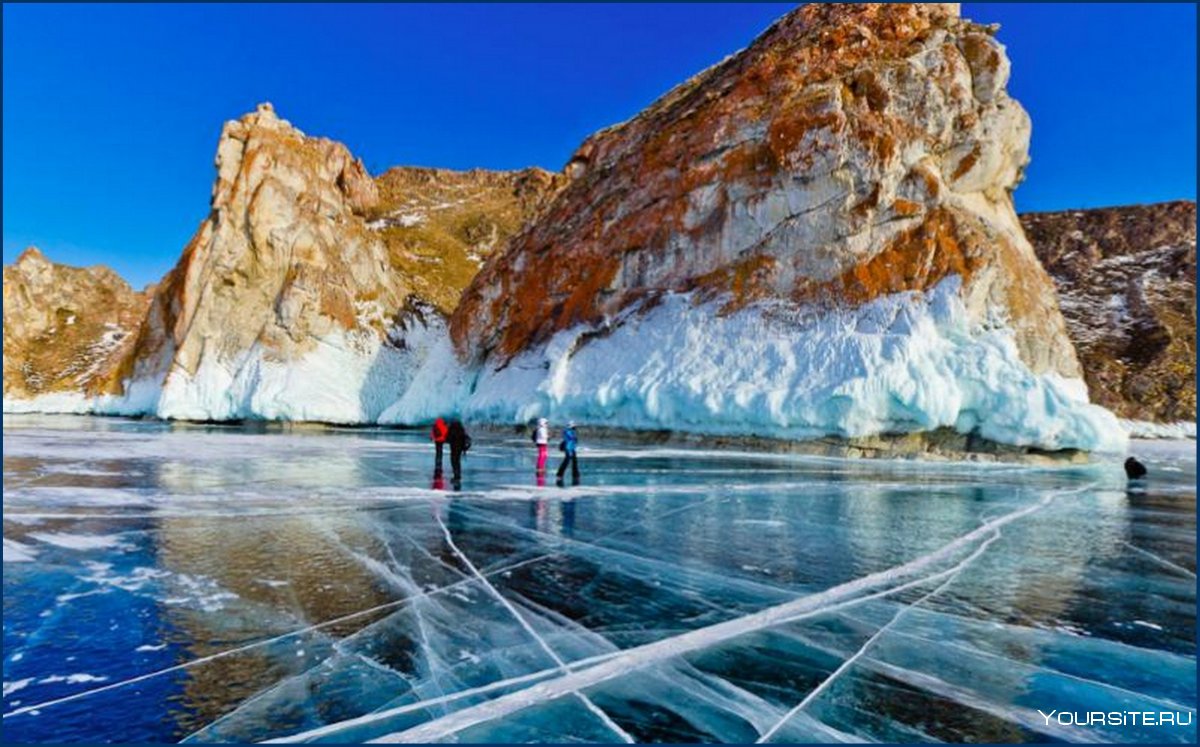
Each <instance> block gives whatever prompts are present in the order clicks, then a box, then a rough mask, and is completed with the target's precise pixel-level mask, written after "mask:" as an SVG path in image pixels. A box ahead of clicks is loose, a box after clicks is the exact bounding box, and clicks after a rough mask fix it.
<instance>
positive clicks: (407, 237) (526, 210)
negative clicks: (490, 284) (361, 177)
mask: <svg viewBox="0 0 1200 747" xmlns="http://www.w3.org/2000/svg"><path fill="white" fill-rule="evenodd" d="M375 181H376V184H377V185H378V187H379V195H380V200H379V202H378V204H377V205H376V206H375V207H374V208H373V209H371V210H369V211H368V213H367V216H366V217H367V227H368V228H370V229H371V230H373V231H376V232H378V233H379V235H380V237H381V238H382V239H383V241H384V244H385V245H386V246H387V249H388V257H389V261H390V262H391V264H392V267H393V268H394V269H395V271H396V272H398V273H399V274H400V275H402V276H404V277H406V278H409V279H410V281H411V283H412V285H413V290H414V292H416V293H417V294H418V295H420V296H421V297H422V298H424V299H425V300H427V301H428V302H430V303H432V304H433V305H434V306H435V307H437V309H438V310H439V311H440V312H442V313H443V314H446V315H449V314H450V313H451V312H453V311H454V308H455V307H456V306H457V305H458V298H459V295H460V294H461V293H462V290H463V289H464V288H466V287H467V285H469V284H470V282H471V280H472V279H473V278H474V277H475V274H476V273H478V272H479V268H480V266H481V265H482V264H483V261H484V260H486V259H487V258H488V257H490V256H492V254H494V253H495V252H496V251H498V250H499V249H500V248H502V247H503V246H504V245H505V244H507V243H508V240H509V239H510V238H511V237H512V236H513V234H515V233H516V232H517V231H519V230H520V229H521V228H522V227H523V226H524V225H525V224H526V223H528V222H529V221H530V220H531V219H532V218H533V217H534V216H536V215H537V214H538V213H539V212H540V211H541V210H542V208H544V207H545V205H546V203H547V202H548V201H549V199H550V197H552V196H553V195H554V194H555V192H557V190H558V189H559V188H561V187H562V186H563V185H564V184H565V183H566V178H565V177H564V176H563V175H562V174H553V173H551V172H549V171H546V170H544V169H539V168H529V169H524V170H521V171H485V170H483V169H473V170H471V171H451V170H450V169H430V168H415V167H402V166H397V167H395V168H391V169H388V170H387V171H385V172H384V173H383V174H381V175H380V176H379V177H378V178H377V179H376V180H375Z"/></svg>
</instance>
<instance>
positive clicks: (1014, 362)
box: [4, 277, 1194, 452]
mask: <svg viewBox="0 0 1200 747" xmlns="http://www.w3.org/2000/svg"><path fill="white" fill-rule="evenodd" d="M959 285H960V281H959V279H958V278H957V277H951V278H947V279H946V280H943V281H942V282H941V283H940V284H939V285H938V286H937V287H936V288H934V289H932V290H931V291H930V292H928V293H925V294H921V293H899V294H894V295H890V296H885V297H882V298H880V299H877V300H876V301H873V302H871V303H869V304H865V305H863V306H861V307H859V308H856V309H853V310H841V311H830V310H816V309H796V308H794V307H790V306H782V305H777V304H775V305H773V304H756V305H751V306H749V307H746V308H744V309H742V310H740V311H737V312H735V313H729V314H725V313H722V312H721V307H722V302H721V301H712V302H708V303H698V302H697V300H696V299H694V298H693V297H692V296H690V295H678V294H677V295H668V296H667V297H665V299H664V300H663V301H662V302H661V303H660V304H658V305H657V306H655V307H654V308H653V309H651V310H649V311H646V312H645V313H642V312H641V310H639V309H632V310H629V311H627V312H626V313H625V314H624V315H623V317H622V318H620V319H614V320H610V321H609V322H608V323H607V324H606V326H605V327H604V328H602V329H592V328H587V327H576V328H573V329H570V330H566V331H563V332H560V333H559V334H557V335H556V336H554V337H553V338H552V339H551V340H550V341H549V342H548V343H546V344H545V345H544V346H541V347H538V348H535V349H533V350H530V351H527V352H525V353H524V354H522V355H520V356H519V357H517V358H516V359H515V360H514V361H512V362H511V363H510V364H508V365H505V366H502V367H499V368H497V369H494V368H492V367H490V366H489V367H486V368H484V369H483V370H473V369H466V368H464V367H463V365H462V364H461V363H460V362H459V360H458V358H457V357H456V356H455V353H454V350H453V347H452V345H451V343H450V340H449V337H448V335H447V332H446V328H445V325H444V324H443V323H442V322H441V321H440V320H439V319H436V318H434V316H433V315H431V316H430V321H429V323H428V324H425V323H422V322H420V321H416V320H409V321H408V322H406V325H407V326H406V327H404V328H398V329H396V330H394V335H393V336H394V337H395V338H396V340H401V339H402V341H403V344H400V343H399V342H397V343H396V344H382V343H381V342H380V341H379V339H378V338H376V337H375V336H374V335H373V334H354V333H347V334H341V333H334V334H331V335H329V336H327V337H325V338H321V339H319V340H317V345H316V348H315V349H314V350H313V351H311V352H308V353H306V354H305V355H303V356H300V357H298V358H296V359H294V360H289V361H279V360H276V359H275V358H274V357H273V356H271V355H268V354H267V353H266V352H264V351H263V350H261V349H259V348H258V347H257V346H256V347H254V348H252V349H250V350H248V351H244V352H242V353H240V354H239V355H238V356H236V357H235V358H232V359H229V360H224V359H218V358H216V357H214V356H209V357H206V358H204V359H203V360H202V361H201V363H200V365H199V366H198V368H197V370H196V371H195V372H194V373H188V372H186V371H183V370H182V369H178V368H175V369H172V370H171V371H170V373H169V374H168V375H167V376H166V377H165V380H161V379H156V380H149V379H147V380H139V381H135V382H132V383H131V384H130V386H129V392H128V394H127V395H126V396H124V397H111V396H102V397H96V398H88V397H84V396H83V395H80V394H72V393H64V394H47V395H42V396H40V397H38V398H36V399H33V400H8V399H6V400H5V401H4V409H5V412H38V411H43V412H66V413H84V412H98V413H107V414H118V415H136V414H154V415H158V416H160V417H164V418H179V419H192V420H227V419H242V418H256V419H277V420H307V421H319V422H327V423H374V422H381V423H385V424H396V423H399V424H417V423H425V422H429V421H432V420H433V418H435V417H438V416H441V415H445V414H447V413H448V412H452V411H456V410H457V411H460V412H461V413H463V414H465V415H466V416H467V417H469V418H470V419H472V420H475V421H487V422H493V423H518V422H520V423H523V422H527V421H528V420H530V419H531V418H534V417H537V416H547V417H550V418H551V419H553V420H555V421H557V422H562V421H565V420H567V419H575V420H578V421H580V422H583V423H593V424H598V425H607V426H618V427H627V428H636V429H655V430H657V429H671V430H680V431H688V432H698V433H713V434H749V435H758V436H779V437H787V438H811V437H817V436H823V435H837V436H845V437H854V436H864V435H872V434H878V433H897V432H911V431H922V430H931V429H935V428H939V427H949V428H955V429H958V430H959V431H961V432H972V431H976V432H978V433H980V434H981V435H983V436H984V437H986V438H989V439H992V440H995V441H999V442H1003V443H1008V444H1017V445H1032V446H1038V447H1042V448H1047V449H1061V448H1080V449H1087V450H1102V451H1112V452H1119V451H1122V450H1123V449H1124V448H1125V445H1126V441H1127V438H1128V437H1127V434H1126V430H1125V429H1123V428H1122V427H1121V425H1120V424H1119V423H1118V421H1117V420H1116V418H1115V417H1114V416H1113V415H1112V414H1111V413H1109V412H1108V411H1107V410H1104V409H1103V408H1100V407H1098V406H1093V405H1090V404H1088V401H1087V390H1086V387H1085V386H1084V383H1083V382H1082V381H1080V380H1067V379H1063V378H1061V377H1058V376H1055V375H1034V374H1033V373H1032V372H1030V370H1029V369H1028V368H1027V367H1026V366H1025V364H1024V363H1023V362H1022V361H1021V359H1020V356H1019V354H1018V352H1017V347H1016V344H1015V342H1014V339H1013V335H1012V333H1011V331H1010V330H1009V329H1008V328H1007V327H1006V326H1005V324H1004V322H1003V320H989V324H988V325H987V326H986V327H985V328H978V327H975V326H972V324H971V323H970V322H969V321H968V319H967V313H966V310H965V308H964V306H963V303H962V301H961V299H960V298H959ZM1130 427H1131V428H1134V431H1135V432H1136V433H1139V434H1140V433H1149V432H1150V431H1148V430H1147V429H1146V428H1144V427H1141V426H1137V425H1136V424H1134V425H1130ZM1163 433H1164V434H1165V433H1166V432H1165V431H1164V432H1163ZM1192 433H1193V434H1194V429H1193V431H1192Z"/></svg>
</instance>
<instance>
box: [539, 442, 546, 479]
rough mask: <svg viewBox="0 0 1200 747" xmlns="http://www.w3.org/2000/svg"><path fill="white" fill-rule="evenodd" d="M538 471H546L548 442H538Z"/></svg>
mask: <svg viewBox="0 0 1200 747" xmlns="http://www.w3.org/2000/svg"><path fill="white" fill-rule="evenodd" d="M537 464H538V466H537V471H538V472H545V471H546V444H538V462H537Z"/></svg>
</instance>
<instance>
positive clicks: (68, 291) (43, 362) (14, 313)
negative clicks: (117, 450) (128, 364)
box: [4, 247, 148, 409]
mask: <svg viewBox="0 0 1200 747" xmlns="http://www.w3.org/2000/svg"><path fill="white" fill-rule="evenodd" d="M147 300H148V296H147V294H146V293H144V292H137V291H135V290H133V289H132V288H130V287H129V284H128V283H126V282H125V281H124V280H122V279H121V278H120V277H119V276H118V275H117V274H116V273H115V272H113V271H112V270H110V269H109V268H107V267H103V266H95V267H86V268H83V267H69V266H67V265H61V264H56V263H54V262H51V261H50V260H48V259H46V257H45V256H43V255H42V253H41V252H40V251H38V249H37V248H35V247H29V248H28V249H26V250H25V251H24V252H22V253H21V256H20V257H18V258H17V261H16V262H15V263H13V264H12V265H9V266H8V267H5V268H4V399H5V401H6V402H7V401H8V400H9V399H29V398H33V397H46V396H51V397H53V396H55V395H56V394H58V393H62V392H96V391H98V390H99V389H100V388H102V385H103V382H104V381H105V380H106V379H107V377H108V376H110V375H111V373H112V371H113V370H114V369H115V368H116V367H117V366H118V365H119V363H120V361H121V359H122V357H123V356H124V355H125V354H126V353H127V352H128V350H129V347H130V345H131V344H132V342H133V339H134V333H135V332H136V331H137V328H138V325H139V324H140V323H141V320H142V317H143V316H145V312H146V303H147ZM68 409H70V408H68Z"/></svg>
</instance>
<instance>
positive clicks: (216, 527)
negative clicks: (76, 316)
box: [3, 416, 1196, 743]
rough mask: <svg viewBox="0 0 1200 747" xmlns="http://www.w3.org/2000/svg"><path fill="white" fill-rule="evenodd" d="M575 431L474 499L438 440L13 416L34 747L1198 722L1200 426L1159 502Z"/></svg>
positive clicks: (944, 471) (623, 737) (966, 732)
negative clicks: (547, 457) (600, 438)
mask: <svg viewBox="0 0 1200 747" xmlns="http://www.w3.org/2000/svg"><path fill="white" fill-rule="evenodd" d="M581 436H582V438H583V445H584V450H583V451H581V455H580V461H581V466H582V468H583V483H582V484H581V485H580V486H578V487H568V488H556V487H554V485H553V474H551V475H550V477H549V487H544V486H539V485H538V484H537V480H536V477H535V474H534V453H533V451H532V448H531V446H530V444H529V442H528V440H527V438H526V437H524V436H520V435H511V436H509V435H496V434H478V435H477V436H476V445H475V447H474V448H473V449H472V451H471V452H470V454H469V455H468V456H467V458H466V459H465V468H466V469H465V473H466V474H465V479H464V481H463V485H462V489H461V490H460V491H453V490H447V489H446V488H449V487H450V486H449V485H448V484H444V483H442V482H440V481H435V480H434V478H433V476H432V475H431V472H432V461H433V459H432V449H431V448H430V446H429V444H428V443H427V442H426V440H425V434H424V433H415V432H405V431H395V430H385V429H328V428H318V427H297V428H290V429H281V428H278V427H274V428H273V427H267V426H259V427H243V426H201V425H187V424H178V423H176V424H171V423H163V422H157V421H135V420H121V419H106V418H75V417H44V416H5V418H4V695H3V704H4V708H3V711H4V713H3V729H4V734H5V737H6V739H7V740H9V741H56V742H57V741H92V742H96V741H178V740H188V741H196V742H211V741H231V740H238V741H259V740H269V739H281V740H289V741H328V742H348V741H365V740H374V739H379V740H383V741H418V742H432V741H457V742H526V741H550V742H577V741H598V742H621V741H639V742H649V741H659V742H662V741H666V742H692V741H703V742H742V743H745V742H755V741H769V742H770V741H778V742H812V741H816V742H842V741H854V742H869V741H899V742H906V741H935V740H944V741H975V742H979V741H982V742H1028V741H1036V742H1044V741H1114V742H1194V741H1195V740H1196V727H1195V724H1194V717H1195V708H1196V658H1195V655H1196V643H1195V642H1196V576H1195V570H1196V547H1195V537H1196V524H1195V522H1196V504H1195V481H1196V469H1195V468H1196V459H1195V442H1193V441H1187V442H1134V444H1133V449H1132V450H1133V452H1134V453H1135V454H1137V455H1138V456H1139V457H1141V458H1143V461H1145V462H1146V463H1147V465H1148V466H1149V468H1150V479H1149V480H1148V481H1147V483H1146V484H1145V485H1143V486H1134V487H1130V486H1127V485H1126V481H1125V478H1124V475H1123V473H1122V471H1121V469H1120V465H1119V463H1118V462H1116V461H1114V462H1111V463H1101V464H1093V465H1086V466H1074V467H1059V468H1033V467H1024V466H1012V465H1007V466H996V465H992V466H986V465H985V466H980V465H971V464H928V463H925V464H922V463H909V462H877V461H845V460H835V459H819V458H813V457H799V456H789V455H776V454H751V453H736V452H716V451H702V450H694V449H665V448H659V447H652V446H645V445H638V444H634V443H623V442H619V441H615V440H609V441H605V442H603V443H589V442H588V440H587V438H588V437H587V433H586V430H585V431H583V432H582V433H581ZM557 456H558V455H557V454H552V459H551V468H552V469H553V468H554V467H555V466H557V458H556V457H557ZM1051 712H1054V713H1055V715H1054V716H1050V717H1049V718H1047V717H1046V716H1045V714H1050V713H1051ZM1094 712H1103V713H1104V714H1107V715H1106V716H1105V718H1104V719H1103V722H1100V723H1097V722H1094V721H1093V723H1091V724H1090V725H1087V724H1086V723H1085V724H1080V723H1073V722H1074V721H1078V720H1084V721H1086V720H1088V714H1089V713H1094ZM1130 712H1137V713H1138V714H1144V713H1146V712H1151V713H1153V714H1155V720H1156V721H1157V720H1160V719H1162V718H1163V716H1162V714H1167V713H1169V714H1173V718H1175V719H1176V720H1180V721H1184V720H1186V722H1187V724H1186V725H1174V724H1166V725H1159V724H1155V725H1147V724H1144V723H1141V721H1143V720H1144V718H1145V717H1144V716H1140V715H1139V716H1137V717H1131V716H1130V715H1129V713H1130ZM1068 714H1069V715H1070V716H1069V717H1068ZM1064 718H1065V719H1066V722H1065V723H1064ZM1134 718H1136V719H1137V721H1136V722H1133V719H1134Z"/></svg>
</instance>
